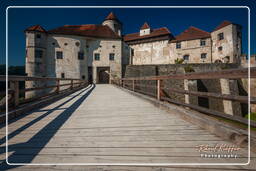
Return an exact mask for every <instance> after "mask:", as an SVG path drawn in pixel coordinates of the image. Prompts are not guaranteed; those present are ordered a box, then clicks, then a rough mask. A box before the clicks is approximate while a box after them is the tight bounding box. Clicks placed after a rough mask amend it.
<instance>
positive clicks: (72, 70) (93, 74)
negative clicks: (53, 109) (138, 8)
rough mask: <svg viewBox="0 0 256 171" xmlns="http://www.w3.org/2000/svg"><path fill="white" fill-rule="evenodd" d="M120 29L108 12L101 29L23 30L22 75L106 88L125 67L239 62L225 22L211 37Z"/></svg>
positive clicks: (235, 37) (235, 38)
mask: <svg viewBox="0 0 256 171" xmlns="http://www.w3.org/2000/svg"><path fill="white" fill-rule="evenodd" d="M122 26H123V25H122V22H121V21H119V20H118V18H117V17H116V16H115V15H114V14H113V13H112V12H111V13H110V14H109V15H108V16H107V17H106V18H105V20H104V21H103V22H102V24H89V25H64V26H61V27H58V28H55V29H52V30H45V29H44V28H43V27H41V26H40V25H35V26H32V27H29V28H27V29H26V30H25V34H26V73H27V75H28V76H42V77H58V78H65V77H66V78H81V79H85V80H88V81H90V82H94V83H109V81H110V80H111V79H115V78H121V77H122V76H123V74H124V73H123V68H124V67H123V66H125V65H128V64H130V65H147V64H174V63H175V60H177V59H183V60H184V62H186V63H215V62H226V63H228V62H229V63H236V62H239V61H240V60H239V58H240V56H241V46H242V43H241V39H242V38H241V26H240V25H238V24H234V23H231V22H229V21H224V22H222V23H221V24H220V25H219V26H218V27H216V29H215V30H213V31H212V32H206V31H203V30H201V29H198V28H195V27H192V26H191V27H189V28H188V29H187V30H185V31H184V32H182V33H181V34H180V35H177V36H174V35H172V33H171V32H170V31H169V30H168V28H166V27H162V28H158V29H152V28H150V26H149V25H148V24H147V23H145V24H144V25H143V26H142V27H141V28H140V30H138V32H137V33H132V34H127V35H122ZM31 86H33V84H29V85H27V87H31Z"/></svg>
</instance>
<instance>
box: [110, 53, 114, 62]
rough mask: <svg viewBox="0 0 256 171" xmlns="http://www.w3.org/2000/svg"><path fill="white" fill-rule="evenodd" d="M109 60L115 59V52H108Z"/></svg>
mask: <svg viewBox="0 0 256 171" xmlns="http://www.w3.org/2000/svg"><path fill="white" fill-rule="evenodd" d="M109 60H110V61H113V60H115V54H114V53H110V54H109Z"/></svg>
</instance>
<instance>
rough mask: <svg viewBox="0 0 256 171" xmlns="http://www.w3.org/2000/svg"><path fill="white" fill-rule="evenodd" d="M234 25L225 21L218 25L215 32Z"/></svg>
mask: <svg viewBox="0 0 256 171" xmlns="http://www.w3.org/2000/svg"><path fill="white" fill-rule="evenodd" d="M230 24H232V23H231V22H230V21H226V20H225V21H223V22H222V23H221V24H220V25H218V26H217V27H216V28H215V29H214V30H213V31H217V30H219V29H221V28H223V27H226V26H228V25H230Z"/></svg>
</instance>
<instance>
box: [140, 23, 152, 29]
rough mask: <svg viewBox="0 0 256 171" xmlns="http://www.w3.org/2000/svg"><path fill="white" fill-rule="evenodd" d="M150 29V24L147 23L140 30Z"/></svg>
mask: <svg viewBox="0 0 256 171" xmlns="http://www.w3.org/2000/svg"><path fill="white" fill-rule="evenodd" d="M148 28H150V27H149V25H148V23H147V22H145V23H144V24H143V26H141V28H140V29H141V30H143V29H148Z"/></svg>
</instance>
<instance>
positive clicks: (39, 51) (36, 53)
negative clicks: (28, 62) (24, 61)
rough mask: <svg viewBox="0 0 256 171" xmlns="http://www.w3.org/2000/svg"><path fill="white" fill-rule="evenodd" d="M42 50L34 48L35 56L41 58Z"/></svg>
mask: <svg viewBox="0 0 256 171" xmlns="http://www.w3.org/2000/svg"><path fill="white" fill-rule="evenodd" d="M42 57H43V51H42V50H35V58H42Z"/></svg>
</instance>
